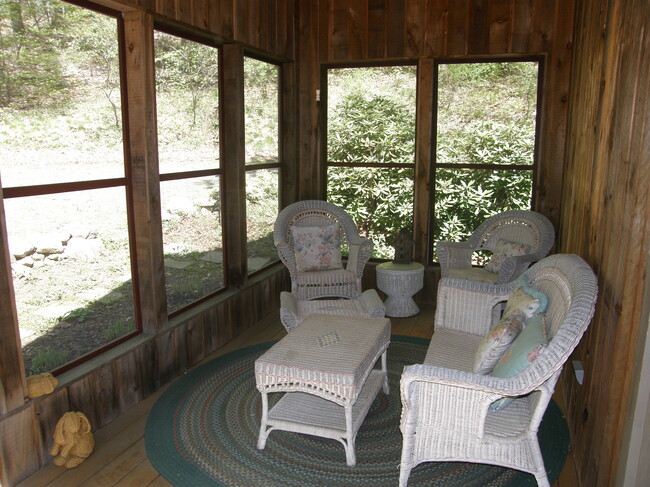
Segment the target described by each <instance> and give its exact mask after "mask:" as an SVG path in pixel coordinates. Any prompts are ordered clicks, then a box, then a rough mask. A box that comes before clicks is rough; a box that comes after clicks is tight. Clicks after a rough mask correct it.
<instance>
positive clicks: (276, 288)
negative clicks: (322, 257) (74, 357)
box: [0, 268, 289, 487]
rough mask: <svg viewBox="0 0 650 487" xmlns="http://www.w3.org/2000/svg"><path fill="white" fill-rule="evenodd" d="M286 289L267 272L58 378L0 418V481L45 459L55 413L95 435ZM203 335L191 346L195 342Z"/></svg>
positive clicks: (262, 312)
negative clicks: (82, 421)
mask: <svg viewBox="0 0 650 487" xmlns="http://www.w3.org/2000/svg"><path fill="white" fill-rule="evenodd" d="M288 288H289V275H288V272H286V270H284V269H283V268H278V270H277V271H268V272H267V273H266V274H265V276H260V277H257V278H256V280H255V282H252V283H249V285H248V286H247V287H246V288H244V289H242V292H241V293H239V294H235V293H231V294H230V295H229V296H228V297H224V298H221V299H218V300H216V302H214V303H213V304H212V305H211V306H206V307H205V309H204V310H203V311H202V312H201V313H198V314H196V315H195V316H193V317H192V318H190V319H188V320H186V321H181V322H179V323H176V324H172V325H171V328H170V329H168V330H164V331H162V332H160V333H159V334H158V335H156V336H151V337H149V338H146V339H145V338H144V337H141V338H140V340H141V343H140V344H139V345H138V346H137V347H135V348H132V349H129V350H128V351H127V352H125V353H123V354H121V355H120V354H118V355H117V356H116V358H115V359H114V360H113V361H109V362H107V363H105V364H103V365H101V366H99V367H97V368H93V367H92V366H88V367H87V368H88V369H89V372H88V373H87V374H86V375H83V376H82V377H78V378H75V379H74V380H69V379H68V377H70V376H71V372H68V373H66V374H64V375H63V376H61V377H60V380H61V383H60V385H59V387H58V388H57V389H56V391H55V392H54V393H52V394H50V395H46V396H41V397H39V398H36V399H32V400H30V402H29V403H28V405H27V406H26V407H24V408H20V409H18V410H16V411H13V412H10V413H8V414H7V415H3V416H1V417H0V483H1V484H2V485H3V486H4V485H6V486H8V487H10V486H12V485H15V483H17V482H18V481H19V480H21V479H23V478H25V477H27V476H28V475H29V474H31V473H33V472H34V471H35V470H36V469H37V468H39V467H40V466H42V465H44V464H46V463H48V462H49V461H50V460H51V456H50V455H49V448H50V447H51V446H52V441H53V440H52V435H53V432H54V427H55V425H56V423H57V422H58V420H59V418H60V417H61V416H62V415H63V413H65V412H67V411H81V412H83V413H84V414H85V415H86V416H87V417H88V419H89V420H90V422H91V424H92V426H93V430H96V429H97V428H99V427H101V426H103V425H105V424H106V423H108V422H110V421H112V420H113V419H115V418H116V417H117V416H118V415H119V414H121V413H123V412H124V411H126V410H127V409H129V408H130V407H131V406H133V405H134V404H136V403H137V402H139V401H141V400H142V399H144V398H146V397H148V396H149V395H150V394H151V393H153V392H154V391H155V390H157V389H158V388H159V387H161V386H162V385H164V384H166V383H168V382H169V381H170V380H171V379H173V378H175V377H177V376H178V375H181V374H182V373H184V372H185V371H187V370H188V369H190V368H191V367H193V366H195V365H197V364H198V363H199V362H200V361H201V360H202V359H203V358H204V357H205V356H206V355H209V354H211V353H213V352H215V351H216V350H217V349H218V348H220V347H221V346H223V345H224V344H225V343H227V342H228V341H229V340H231V339H232V338H234V337H235V336H236V335H237V334H239V333H242V332H244V331H245V330H246V329H248V328H249V327H250V326H252V325H253V324H254V323H256V322H258V321H259V320H260V319H262V318H263V317H265V316H267V315H268V314H269V313H270V312H271V311H274V310H276V309H277V303H278V302H279V301H280V292H281V291H283V290H285V289H288ZM208 336H209V337H212V338H210V339H206V340H205V342H204V343H203V345H202V346H199V345H198V340H199V338H198V337H208ZM125 346H126V345H125ZM193 350H200V351H201V353H192V351H193ZM94 360H95V361H97V360H98V359H94ZM154 382H155V383H154Z"/></svg>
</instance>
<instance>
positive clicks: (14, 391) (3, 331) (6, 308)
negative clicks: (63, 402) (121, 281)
mask: <svg viewBox="0 0 650 487" xmlns="http://www.w3.org/2000/svg"><path fill="white" fill-rule="evenodd" d="M21 350H22V348H21V345H20V332H19V331H18V312H17V311H16V299H15V294H14V282H13V277H12V274H11V258H10V254H9V242H8V236H7V224H6V220H5V208H4V195H3V192H2V181H0V357H2V359H0V414H5V413H7V412H8V411H11V410H12V409H15V408H17V407H19V406H22V405H23V404H24V403H25V397H26V396H27V383H26V381H25V362H24V361H23V356H22V353H21ZM0 480H1V479H0Z"/></svg>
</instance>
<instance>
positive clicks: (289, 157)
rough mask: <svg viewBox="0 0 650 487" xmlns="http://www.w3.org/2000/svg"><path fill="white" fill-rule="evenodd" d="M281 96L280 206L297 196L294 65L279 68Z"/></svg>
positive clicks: (296, 116)
mask: <svg viewBox="0 0 650 487" xmlns="http://www.w3.org/2000/svg"><path fill="white" fill-rule="evenodd" d="M280 69H281V71H280V72H281V78H280V80H281V83H282V96H281V98H280V103H281V104H280V114H281V116H280V123H281V128H280V137H281V140H280V162H281V164H282V165H281V166H280V206H281V208H284V207H285V206H287V205H288V204H290V203H293V202H294V201H296V198H297V195H298V178H297V171H298V160H297V159H298V158H297V142H296V140H297V138H296V130H297V129H298V124H297V123H296V121H297V120H298V109H297V103H296V98H297V97H296V86H297V84H296V69H295V63H283V64H282V66H281V68H280Z"/></svg>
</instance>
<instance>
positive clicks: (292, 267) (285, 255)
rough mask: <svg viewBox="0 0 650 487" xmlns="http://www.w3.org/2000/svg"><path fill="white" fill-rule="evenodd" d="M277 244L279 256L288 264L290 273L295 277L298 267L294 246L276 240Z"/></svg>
mask: <svg viewBox="0 0 650 487" xmlns="http://www.w3.org/2000/svg"><path fill="white" fill-rule="evenodd" d="M275 246H276V247H277V250H278V256H279V257H280V260H281V261H282V263H283V264H284V265H285V266H287V269H289V274H290V275H291V277H292V278H293V276H295V275H296V274H297V273H298V268H297V267H296V255H295V254H294V252H293V247H291V245H289V244H288V243H287V242H276V244H275Z"/></svg>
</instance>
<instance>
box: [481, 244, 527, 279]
mask: <svg viewBox="0 0 650 487" xmlns="http://www.w3.org/2000/svg"><path fill="white" fill-rule="evenodd" d="M528 252H530V245H528V244H523V243H519V242H511V241H510V240H504V239H502V238H500V239H499V240H498V241H497V245H496V247H495V248H494V253H493V254H492V257H490V262H488V263H487V264H485V270H486V271H490V272H494V273H495V274H498V273H499V271H500V270H501V265H502V264H503V261H505V260H506V259H507V258H508V257H515V256H517V255H525V254H527V253H528Z"/></svg>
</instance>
